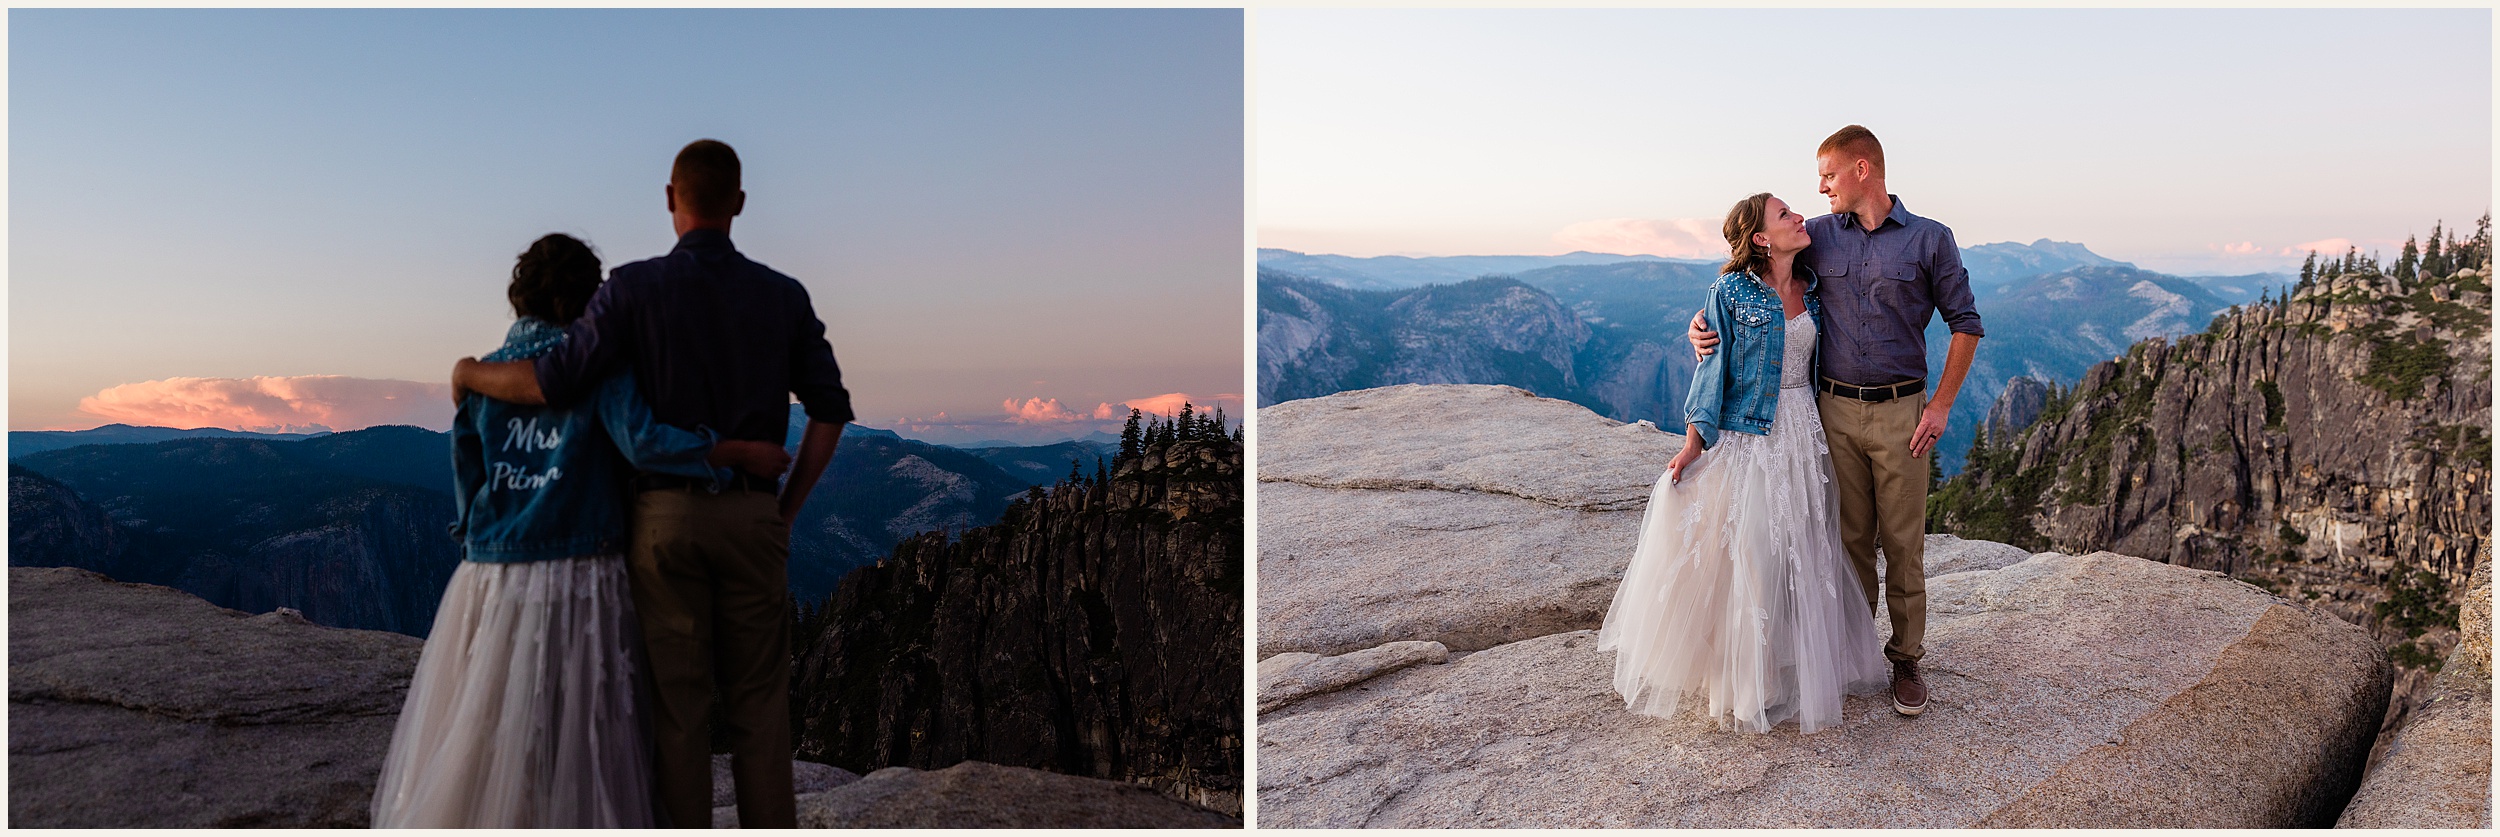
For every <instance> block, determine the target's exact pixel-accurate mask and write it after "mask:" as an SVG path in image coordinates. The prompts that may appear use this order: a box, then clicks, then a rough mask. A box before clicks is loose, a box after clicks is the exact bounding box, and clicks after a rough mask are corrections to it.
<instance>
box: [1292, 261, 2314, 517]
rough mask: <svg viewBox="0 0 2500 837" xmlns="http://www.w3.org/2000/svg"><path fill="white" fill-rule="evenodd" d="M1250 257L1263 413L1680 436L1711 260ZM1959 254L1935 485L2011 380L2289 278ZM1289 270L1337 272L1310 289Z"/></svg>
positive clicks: (2219, 308) (2106, 349) (2079, 370)
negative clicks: (1406, 398)
mask: <svg viewBox="0 0 2500 837" xmlns="http://www.w3.org/2000/svg"><path fill="white" fill-rule="evenodd" d="M1260 256H1261V261H1260V270H1259V277H1258V282H1259V296H1258V299H1259V363H1258V374H1259V380H1258V393H1259V400H1260V403H1261V404H1273V403H1276V402H1279V401H1286V400H1292V399H1295V398H1308V397H1313V396H1318V395H1326V394H1329V393H1333V392H1341V391H1345V390H1351V389H1363V388H1367V387H1374V386H1385V385H1389V384H1402V383H1418V384H1424V383H1492V384H1509V385H1512V386H1518V387H1521V388H1523V389H1527V390H1529V391H1531V392H1535V393H1537V394H1539V395H1545V396H1548V397H1553V398H1560V399H1563V400H1566V401H1571V402H1574V403H1577V404H1580V405H1582V406H1586V407H1588V408H1590V409H1592V410H1595V411H1597V412H1598V413H1599V414H1601V415H1605V416H1607V417H1609V418H1613V419H1616V420H1618V421H1633V420H1641V419H1646V420H1649V421H1651V422H1653V423H1657V424H1660V425H1664V426H1669V427H1672V426H1673V425H1675V424H1678V423H1680V419H1681V416H1682V414H1683V402H1684V394H1685V391H1686V389H1687V388H1688V387H1689V385H1690V383H1691V380H1692V372H1693V367H1694V364H1693V361H1692V355H1691V351H1690V349H1689V348H1687V347H1686V346H1685V341H1684V330H1685V324H1686V323H1687V322H1689V321H1690V320H1691V319H1692V314H1693V312H1694V311H1697V310H1699V308H1700V306H1701V304H1702V302H1703V300H1704V298H1705V297H1706V294H1707V292H1708V289H1709V285H1710V282H1711V280H1712V279H1713V278H1715V277H1716V276H1717V275H1718V264H1717V263H1716V262H1702V261H1691V260H1669V259H1655V258H1648V259H1641V260H1628V261H1617V262H1612V263H1592V259H1596V258H1599V257H1597V256H1593V255H1591V254H1573V255H1572V256H1563V257H1525V256H1522V257H1501V258H1505V259H1509V260H1511V261H1509V262H1506V263H1505V264H1507V265H1508V266H1511V267H1514V268H1522V269H1517V270H1515V272H1512V273H1510V274H1509V275H1508V276H1507V277H1482V278H1475V279H1470V280H1467V281H1462V282H1457V283H1454V284H1425V285H1410V284H1403V283H1405V282H1406V281H1407V280H1408V279H1410V278H1412V277H1414V276H1417V275H1421V272H1422V271H1423V268H1424V267H1430V268H1432V269H1434V270H1438V271H1440V272H1441V274H1443V275H1447V274H1448V273H1450V272H1451V271H1457V270H1462V269H1467V268H1472V267H1477V266H1484V265H1486V264H1488V263H1486V262H1484V261H1483V260H1484V259H1488V258H1493V257H1447V258H1446V259H1405V260H1402V261H1394V262H1381V261H1380V259H1350V258H1346V257H1329V256H1310V255H1306V254H1300V253H1292V252H1291V251H1276V250H1262V251H1260ZM1382 258H1386V257H1382ZM1963 259H1964V264H1965V266H1966V268H1967V269H1968V270H1969V271H1970V274H1971V285H1972V293H1973V295H1974V296H1975V297H1976V301H1977V304H1978V307H1979V311H1980V315H1981V318H1982V321H1983V323H1984V324H1985V326H1986V328H1987V331H1988V336H1987V337H1986V338H1985V339H1983V340H1982V341H1981V342H1980V350H1979V353H1978V355H1977V357H1976V358H1975V359H1974V361H1973V363H1972V368H1971V372H1970V374H1969V376H1968V377H1967V378H1966V379H1965V380H1964V382H1963V386H1962V390H1961V393H1960V394H1959V395H1958V396H1957V397H1956V400H1955V402H1954V409H1953V413H1952V418H1951V421H1950V423H1949V424H1948V425H1947V432H1946V435H1945V437H1944V439H1943V440H1942V441H1941V442H1939V443H1938V446H1937V449H1938V451H1939V455H1938V457H1937V458H1938V462H1939V465H1940V466H1941V467H1943V468H1944V469H1945V471H1946V473H1954V472H1957V471H1958V470H1960V467H1961V464H1962V458H1963V456H1964V455H1965V453H1966V452H1967V451H1968V449H1969V447H1970V444H1971V442H1972V441H1973V440H1974V439H1975V438H1976V432H1977V428H1978V426H1979V425H1980V423H1981V422H1982V421H1983V420H1984V419H1985V417H1986V415H1987V411H1988V408H1989V406H1990V405H1991V404H1993V403H1994V402H1995V400H1996V398H1997V396H1998V394H1999V393H2000V392H2002V391H2003V390H2004V388H2005V386H2006V382H2007V380H2008V379H2010V378H2013V377H2017V376H2030V377H2036V378H2040V379H2042V380H2044V381H2058V382H2071V381H2074V380H2076V379H2077V378H2078V377H2080V376H2081V375H2082V374H2083V371H2084V370H2085V369H2087V368H2089V367H2090V366H2091V365H2092V364H2093V363H2096V362H2098V361H2101V360H2106V359H2108V358H2110V357H2113V356H2115V355H2116V354H2117V353H2119V352H2121V351H2123V350H2124V349H2125V347H2126V346H2127V344H2128V343H2130V342H2133V341H2134V340H2137V339H2141V338H2143V337H2148V336H2157V335H2158V336H2178V335H2183V334H2188V333H2192V332H2194V331H2196V330H2199V329H2202V328H2203V327H2204V326H2205V324H2206V323H2207V322H2208V321H2210V320H2211V319H2212V318H2213V316H2214V315H2216V314H2219V313H2222V312H2224V311H2227V310H2229V309H2230V308H2231V306H2233V305H2237V304H2244V303H2247V302H2250V301H2253V300H2255V299H2257V298H2258V297H2259V296H2260V295H2261V294H2264V293H2268V292H2269V291H2270V289H2273V288H2278V287H2280V286H2282V285H2287V284H2289V283H2290V281H2291V280H2292V279H2293V278H2294V277H2290V276H2283V275H2277V274H2251V275H2245V276H2228V277H2183V276H2173V275H2169V274H2163V273H2157V272H2154V271H2148V270H2143V269H2140V268H2137V267H2135V266H2133V265H2130V264H2127V263H2125V262H2120V261H2116V260H2112V259H2108V258H2105V257H2102V256H2100V255H2098V254H2095V253H2093V252H2091V251H2090V250H2089V249H2088V248H2086V247H2084V246H2082V245H2079V244H2073V243H2068V242H2058V241H2050V240H2047V239H2042V240H2039V241H2036V242H2033V243H2031V244H2019V243H2012V242H2005V243H1997V244H1983V245H1979V246H1976V247H1970V248H1965V249H1964V250H1963ZM1375 264H1385V265H1387V266H1388V267H1390V268H1394V269H1388V270H1382V271H1380V272H1377V273H1374V274H1370V275H1367V276H1363V277H1360V278H1359V279H1357V280H1347V281H1332V280H1328V279H1326V278H1324V276H1326V275H1343V274H1344V273H1346V272H1349V271H1356V270H1360V269H1363V268H1365V267H1368V266H1372V265H1375ZM1286 265H1295V266H1301V267H1312V266H1318V267H1323V268H1326V269H1327V270H1329V271H1333V273H1329V274H1324V275H1323V276H1321V277H1314V276H1310V275H1304V274H1297V273H1294V272H1292V271H1291V270H1288V269H1285V268H1284V267H1283V266H1286ZM1462 288H1463V289H1464V290H1460V289H1462ZM1945 335H1946V329H1945V327H1944V324H1943V322H1942V320H1941V319H1937V320H1934V321H1932V322H1931V323H1930V325H1929V328H1928V334H1927V343H1928V366H1929V369H1930V370H1931V374H1932V372H1938V371H1941V370H1942V369H1943V368H1944V353H1945V349H1946V347H1947V345H1949V338H1948V337H1946V336H1945Z"/></svg>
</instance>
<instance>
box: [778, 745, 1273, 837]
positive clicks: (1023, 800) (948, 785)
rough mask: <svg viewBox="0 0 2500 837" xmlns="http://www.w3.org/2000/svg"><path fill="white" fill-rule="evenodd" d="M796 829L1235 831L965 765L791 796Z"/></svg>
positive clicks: (1049, 779) (1154, 799) (1089, 787)
mask: <svg viewBox="0 0 2500 837" xmlns="http://www.w3.org/2000/svg"><path fill="white" fill-rule="evenodd" d="M798 808H799V827H800V828H1240V827H1241V821H1240V820H1238V819H1235V818H1232V817H1228V816H1224V815H1222V814H1218V813H1215V812H1213V811H1209V810H1206V809H1204V808H1200V807H1197V806H1194V805H1189V804H1185V803H1181V802H1176V801H1173V800H1171V799H1167V798H1165V797H1163V796H1161V795H1159V794H1156V793H1155V792H1154V791H1151V790H1148V789H1146V788H1144V787H1141V786H1138V785H1134V784H1130V783H1127V782H1109V781H1104V780H1101V779H1088V778H1085V777H1082V776H1069V775H1065V774H1060V773H1051V772H1047V771H1041V770H1031V769H1027V768H1022V767H1004V766H1000V765H995V764H990V763H987V762H979V761H967V762H963V763H961V764H957V765H954V766H952V767H948V768H946V769H944V770H914V769H912V768H909V767H888V768H885V769H883V770H879V771H877V772H874V773H870V774H868V776H867V777H866V778H863V779H860V780H859V781H857V782H854V783H849V784H845V785H842V786H841V787H838V788H835V789H833V790H830V791H825V792H820V793H802V794H800V795H799V806H798Z"/></svg>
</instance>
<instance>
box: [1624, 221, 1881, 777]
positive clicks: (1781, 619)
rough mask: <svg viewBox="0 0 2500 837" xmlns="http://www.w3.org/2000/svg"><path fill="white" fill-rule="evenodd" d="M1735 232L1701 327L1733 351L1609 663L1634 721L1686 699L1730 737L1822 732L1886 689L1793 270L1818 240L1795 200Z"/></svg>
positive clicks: (1659, 499) (1644, 548)
mask: <svg viewBox="0 0 2500 837" xmlns="http://www.w3.org/2000/svg"><path fill="white" fill-rule="evenodd" d="M1723 231H1724V232H1725V234H1726V235H1727V241H1728V250H1729V254H1730V257H1729V259H1728V263H1727V266H1726V267H1724V268H1721V275H1720V276H1719V279H1718V281H1717V283H1715V284H1713V285H1712V286H1711V288H1710V299H1709V302H1708V304H1707V305H1706V307H1705V314H1704V316H1705V317H1706V318H1707V319H1708V321H1709V325H1710V327H1711V328H1712V329H1713V330H1715V331H1718V332H1720V333H1722V334H1726V335H1728V339H1729V340H1730V341H1731V343H1730V344H1729V346H1728V347H1727V348H1726V350H1724V351H1720V352H1715V353H1712V354H1711V355H1709V356H1708V357H1707V358H1705V359H1703V361H1702V363H1701V367H1700V368H1699V369H1698V370H1696V371H1695V372H1694V375H1693V387H1692V392H1691V395H1690V397H1688V398H1687V399H1686V400H1685V405H1684V419H1685V422H1686V427H1685V435H1684V449H1683V451H1682V452H1680V453H1678V454H1676V456H1675V459H1674V460H1673V461H1671V462H1669V463H1668V464H1667V472H1666V473H1665V474H1664V475H1662V476H1661V477H1660V478H1659V480H1658V486H1657V488H1656V489H1654V490H1652V491H1651V493H1650V498H1649V510H1648V512H1647V513H1646V514H1645V515H1644V516H1643V519H1642V521H1641V540H1640V547H1639V548H1638V550H1636V551H1635V552H1634V553H1633V556H1632V563H1631V566H1630V567H1628V568H1626V569H1625V570H1624V573H1623V584H1622V586H1620V587H1618V588H1616V589H1615V600H1614V605H1613V606H1612V607H1610V608H1608V610H1607V612H1606V623H1605V626H1604V627H1603V628H1602V629H1600V630H1599V632H1598V649H1599V650H1614V651H1615V652H1616V656H1615V690H1616V691H1619V692H1621V693H1623V700H1624V704H1625V705H1626V706H1627V707H1629V708H1631V709H1632V710H1633V711H1636V712H1640V713H1642V714H1646V715H1656V716H1659V717H1670V716H1673V715H1674V714H1675V711H1676V708H1677V706H1678V705H1679V704H1680V701H1682V700H1683V699H1684V697H1685V696H1686V695H1687V694H1688V693H1689V694H1691V695H1693V696H1695V697H1696V698H1698V699H1704V700H1706V701H1707V705H1708V708H1709V714H1710V716H1711V717H1712V718H1714V719H1716V720H1718V722H1719V723H1720V725H1721V726H1724V727H1729V728H1739V729H1744V730H1748V731H1752V732H1768V731H1770V729H1771V728H1772V727H1774V726H1777V725H1778V724H1780V723H1782V722H1784V721H1787V720H1789V719H1791V718H1794V719H1796V721H1797V726H1798V729H1799V730H1800V731H1802V732H1809V733H1810V732H1814V731H1816V730H1819V729H1823V728H1825V727H1829V726H1832V725H1834V724H1837V723H1839V722H1840V711H1841V697H1842V696H1843V695H1844V694H1853V693H1862V692H1869V691H1880V690H1882V689H1883V688H1885V686H1886V681H1887V678H1886V672H1885V668H1884V658H1883V654H1882V653H1881V652H1880V651H1879V650H1878V645H1877V642H1876V638H1875V623H1874V618H1873V614H1870V613H1868V612H1867V611H1866V606H1865V604H1864V603H1863V602H1862V601H1861V596H1860V595H1859V593H1858V589H1857V587H1856V584H1857V577H1856V576H1855V575H1853V574H1852V573H1851V571H1850V570H1849V567H1848V564H1847V560H1848V559H1847V558H1846V557H1845V556H1844V555H1843V554H1842V552H1841V548H1840V526H1839V521H1838V519H1837V518H1836V517H1835V516H1834V512H1833V509H1834V507H1833V493H1832V485H1831V480H1830V472H1831V454H1830V452H1829V449H1828V448H1826V447H1824V444H1823V424H1822V420H1821V417H1820V416H1819V415H1818V413H1817V411H1816V407H1815V400H1814V389H1813V387H1811V386H1809V384H1810V383H1811V382H1812V381H1813V380H1814V377H1813V375H1814V368H1815V362H1814V345H1815V335H1816V330H1817V329H1818V328H1820V327H1821V325H1822V323H1821V320H1822V316H1823V306H1822V302H1821V301H1820V300H1818V299H1816V297H1815V288H1814V281H1813V277H1812V276H1811V275H1799V274H1798V273H1796V272H1794V271H1792V269H1791V268H1792V266H1793V265H1794V264H1795V263H1796V258H1797V253H1798V252H1799V251H1802V250H1804V249H1805V248H1806V245H1807V244H1808V243H1810V239H1809V238H1808V236H1807V235H1806V228H1805V219H1804V218H1803V217H1801V216H1799V215H1797V214H1796V213H1795V212H1791V211H1789V208H1788V204H1787V203H1785V202H1783V201H1781V200H1780V199H1778V198H1775V197H1771V195H1770V194H1769V193H1764V194H1759V195H1754V196H1752V197H1749V198H1746V199H1744V200H1743V201H1741V202H1738V203H1737V204H1736V207H1735V208H1734V209H1731V210H1729V211H1728V214H1727V222H1726V224H1725V225H1724V226H1723ZM1704 451H1707V455H1705V454H1704ZM1844 591H1845V592H1847V593H1848V595H1845V596H1844V595H1842V593H1843V592H1844Z"/></svg>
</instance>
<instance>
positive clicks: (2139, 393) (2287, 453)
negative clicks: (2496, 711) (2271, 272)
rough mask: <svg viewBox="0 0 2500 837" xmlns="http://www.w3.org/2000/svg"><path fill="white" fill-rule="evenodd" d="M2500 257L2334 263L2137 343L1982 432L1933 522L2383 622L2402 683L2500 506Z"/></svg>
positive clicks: (2441, 640) (2428, 666)
mask: <svg viewBox="0 0 2500 837" xmlns="http://www.w3.org/2000/svg"><path fill="white" fill-rule="evenodd" d="M2490 317H2491V296H2490V267H2489V265H2488V263H2486V264H2484V265H2483V266H2482V267H2480V268H2477V269H2472V270H2462V271H2457V272H2455V273H2453V274H2450V275H2445V276H2439V277H2425V278H2422V279H2418V280H2414V281H2400V280H2397V279H2395V278H2392V277H2389V276H2382V275H2379V274H2378V273H2377V272H2375V271H2363V272H2354V273H2345V274H2342V275H2331V276H2321V277H2320V278H2319V279H2317V280H2316V281H2314V282H2312V283H2310V284H2308V285H2306V286H2304V287H2301V288H2299V289H2297V290H2296V291H2295V292H2294V293H2293V294H2292V295H2291V296H2290V298H2289V299H2287V300H2281V301H2275V302H2270V303H2260V304H2258V305H2256V306H2254V307H2251V308H2248V309H2245V310H2242V311H2240V312H2239V313H2237V314H2235V315H2228V316H2225V317H2222V318H2219V319H2217V320H2216V321H2215V322H2214V324H2213V326H2212V327H2211V328H2210V329H2208V330H2207V331H2205V332H2204V333H2202V334H2196V335H2190V336H2188V337H2185V338H2182V339H2180V340H2179V341H2178V342H2176V343H2170V342H2167V341H2164V340H2160V339H2153V340H2147V341H2144V342H2141V343H2137V344H2135V345H2134V346H2133V347H2132V348H2130V349H2129V350H2128V352H2127V354H2126V355H2125V356H2124V357H2121V358H2118V359H2116V360H2113V361H2109V362H2104V363H2101V364H2099V365H2096V366H2094V367H2093V368H2092V369H2091V370H2090V371H2089V372H2088V373H2087V374H2086V375H2085V376H2084V378H2083V380H2082V381H2081V382H2079V383H2078V385H2077V386H2076V387H2075V389H2074V390H2072V391H2071V392H2067V393H2062V394H2059V395H2057V396H2056V397H2054V398H2052V399H2050V403H2048V404H2047V405H2046V407H2045V408H2044V409H2043V410H2042V412H2041V414H2040V417H2039V419H2038V421H2037V423H2036V424H2034V425H2032V426H2031V427H2030V428H2028V429H2027V430H2025V431H2023V432H2021V433H2019V434H2013V435H2011V437H2010V438H2007V439H2004V440H2002V443H2001V444H1998V445H1994V446H1989V447H1985V448H1983V449H1979V450H1977V451H1976V453H1975V455H1974V457H1973V459H1972V465H1971V467H1970V469H1969V470H1968V471H1966V472H1965V473H1964V474H1963V475H1962V476H1959V477H1956V478H1955V479H1953V480H1952V481H1950V482H1948V483H1946V484H1945V485H1944V486H1943V487H1941V488H1940V489H1939V490H1938V491H1937V492H1936V493H1935V494H1934V495H1933V496H1932V497H1931V498H1930V501H1929V504H1930V505H1929V525H1930V528H1931V530H1932V531H1948V532H1954V533H1956V534H1961V535H1964V536H1966V537H1974V538H1988V539H1993V540H2002V541H2006V542H2009V543H2013V544H2016V545H2020V546H2023V547H2024V548H2027V549H2042V550H2046V549H2055V550H2060V551H2068V552H2079V551H2087V550H2093V549H2108V550H2112V551H2116V552H2123V553H2128V554H2135V555H2142V556H2145V557H2148V558H2152V559H2155V560H2159V561H2164V562H2168V563H2172V564H2179V565H2182V566H2189V567H2196V568H2200V569H2210V570H2218V571H2222V572H2226V573H2229V574H2231V575H2232V576H2234V577H2237V578H2240V579H2243V580H2246V581H2249V582H2250V583H2254V584H2257V585H2259V586H2261V587H2265V588H2267V589H2268V590H2271V591H2274V592H2276V593H2278V594H2280V595H2283V596H2285V597H2287V598H2290V599H2292V600H2294V601H2300V602H2306V603H2308V604H2309V605H2310V606H2311V607H2314V608H2316V609H2319V610H2323V611H2326V612H2329V613H2333V614H2335V615H2336V616H2338V617H2341V618H2343V619H2344V620H2346V621H2349V622H2352V623H2354V624H2357V625H2361V626H2363V627H2366V628H2369V629H2371V630H2372V631H2373V632H2374V633H2375V634H2377V635H2378V637H2379V638H2380V639H2381V640H2382V641H2383V642H2384V643H2385V644H2386V645H2388V646H2389V647H2390V648H2391V651H2392V653H2393V656H2394V658H2395V659H2396V661H2397V663H2398V664H2399V665H2401V666H2403V667H2404V668H2405V672H2404V674H2403V675H2402V676H2401V677H2400V681H2399V685H2398V701H2397V706H2396V709H2395V711H2394V713H2393V714H2392V715H2391V717H2390V719H2389V720H2390V722H2391V724H2392V723H2394V722H2397V721H2399V720H2401V716H2402V714H2403V713H2404V712H2405V711H2406V709H2405V707H2406V706H2407V701H2406V695H2408V694H2409V693H2411V692H2412V691H2414V690H2415V689H2416V688H2418V687H2419V686H2420V685H2421V684H2422V683H2423V682H2425V681H2426V680H2427V677H2428V675H2429V673H2430V672H2433V671H2436V669H2437V668H2438V660H2439V657H2440V656H2441V655H2442V654H2444V653H2445V650H2446V647H2447V646H2448V645H2449V644H2451V643H2453V641H2454V636H2455V634H2454V631H2453V630H2452V629H2453V628H2454V626H2455V614H2456V602H2457V592H2458V591H2461V590H2462V588H2463V587H2464V586H2465V585H2464V582H2465V581H2466V579H2467V577H2468V576H2469V575H2470V574H2471V573H2472V572H2473V570H2474V568H2475V567H2476V566H2477V565H2478V564H2479V563H2481V562H2482V561H2483V560H2485V559H2484V556H2485V555H2486V553H2487V551H2488V549H2489V546H2488V544H2487V543H2486V537H2487V532H2488V529H2489V526H2490V521H2491V447H2490V438H2491V437H2490V428H2491V416H2490V411H2489V407H2490V403H2491V343H2490V340H2489V337H2488V334H2487V329H2488V327H2489V322H2490Z"/></svg>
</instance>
